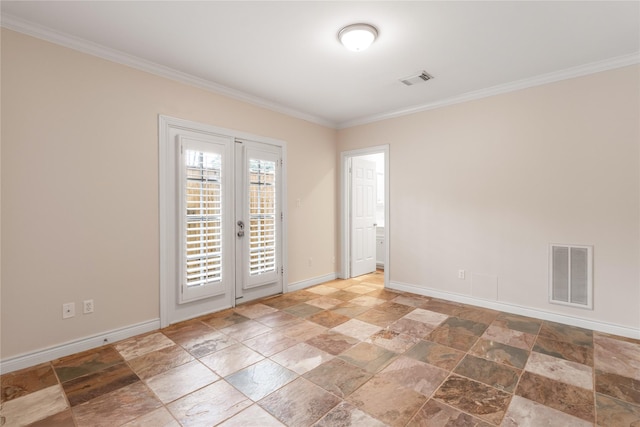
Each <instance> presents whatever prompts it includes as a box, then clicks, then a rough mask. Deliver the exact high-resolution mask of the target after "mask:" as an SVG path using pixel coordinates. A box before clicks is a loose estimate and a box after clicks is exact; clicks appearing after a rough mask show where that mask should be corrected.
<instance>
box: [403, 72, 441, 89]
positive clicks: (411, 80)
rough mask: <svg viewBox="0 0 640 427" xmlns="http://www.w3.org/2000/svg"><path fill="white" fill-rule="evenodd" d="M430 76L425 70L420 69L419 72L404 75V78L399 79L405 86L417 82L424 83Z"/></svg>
mask: <svg viewBox="0 0 640 427" xmlns="http://www.w3.org/2000/svg"><path fill="white" fill-rule="evenodd" d="M432 78H433V76H432V75H430V74H429V73H427V72H426V71H422V72H421V73H420V74H417V75H415V76H409V77H405V78H404V79H400V81H401V82H402V83H404V84H406V85H407V86H413V85H415V84H418V83H424V82H426V81H428V80H431V79H432Z"/></svg>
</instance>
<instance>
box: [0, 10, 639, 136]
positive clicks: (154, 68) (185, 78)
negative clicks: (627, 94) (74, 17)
mask: <svg viewBox="0 0 640 427" xmlns="http://www.w3.org/2000/svg"><path fill="white" fill-rule="evenodd" d="M0 25H1V26H2V27H4V28H7V29H9V30H13V31H17V32H19V33H23V34H26V35H29V36H32V37H36V38H39V39H42V40H45V41H48V42H51V43H55V44H58V45H60V46H64V47H67V48H70V49H74V50H77V51H80V52H83V53H86V54H89V55H93V56H96V57H99V58H102V59H106V60H108V61H111V62H116V63H119V64H123V65H126V66H129V67H132V68H135V69H138V70H141V71H144V72H148V73H151V74H155V75H157V76H160V77H164V78H167V79H170V80H174V81H177V82H180V83H184V84H188V85H190V86H194V87H198V88H200V89H204V90H207V91H209V92H213V93H216V94H219V95H224V96H227V97H229V98H231V99H235V100H238V101H242V102H246V103H248V104H252V105H255V106H257V107H261V108H265V109H267V110H271V111H274V112H277V113H281V114H285V115H288V116H291V117H295V118H298V119H302V120H306V121H308V122H311V123H315V124H318V125H321V126H326V127H329V128H332V129H346V128H350V127H353V126H360V125H364V124H369V123H374V122H379V121H382V120H388V119H393V118H397V117H402V116H407V115H410V114H415V113H419V112H422V111H428V110H434V109H436V108H441V107H446V106H449V105H455V104H460V103H463V102H467V101H474V100H477V99H482V98H487V97H490V96H495V95H500V94H504V93H509V92H514V91H517V90H521V89H527V88H530V87H535V86H540V85H544V84H548V83H554V82H558V81H561V80H566V79H571V78H575V77H581V76H586V75H589V74H594V73H599V72H602V71H607V70H613V69H616V68H622V67H626V66H629V65H635V64H638V63H640V52H635V53H632V54H629V55H623V56H618V57H614V58H610V59H606V60H603V61H598V62H593V63H589V64H584V65H579V66H577V67H572V68H567V69H564V70H560V71H554V72H551V73H547V74H542V75H539V76H535V77H532V78H527V79H522V80H517V81H515V82H510V83H506V84H502V85H497V86H492V87H489V88H486V89H480V90H476V91H472V92H467V93H463V94H461V95H458V96H454V97H451V98H447V99H443V100H439V101H436V102H430V103H426V104H418V105H414V106H412V107H408V108H403V109H399V110H394V111H389V112H386V113H382V114H375V115H371V116H365V117H361V118H358V119H355V120H349V121H346V122H341V123H335V122H332V121H330V120H327V119H324V118H322V117H318V116H314V115H312V114H308V113H304V112H301V111H298V110H296V109H293V108H289V107H286V106H284V105H281V104H277V103H275V102H272V101H269V100H266V99H263V98H260V97H256V96H253V95H250V94H247V93H244V92H241V91H238V90H235V89H231V88H229V87H227V86H224V85H221V84H218V83H215V82H212V81H210V80H206V79H203V78H200V77H196V76H193V75H191V74H188V73H184V72H182V71H178V70H174V69H173V68H169V67H165V66H163V65H160V64H157V63H155V62H151V61H147V60H144V59H142V58H139V57H137V56H134V55H129V54H127V53H124V52H121V51H119V50H115V49H111V48H108V47H106V46H103V45H100V44H97V43H93V42H90V41H88V40H85V39H82V38H79V37H75V36H71V35H69V34H66V33H63V32H59V31H55V30H52V29H50V28H47V27H44V26H41V25H38V24H34V23H32V22H29V21H26V20H23V19H20V18H17V17H15V16H12V15H8V14H3V15H2V21H1V23H0Z"/></svg>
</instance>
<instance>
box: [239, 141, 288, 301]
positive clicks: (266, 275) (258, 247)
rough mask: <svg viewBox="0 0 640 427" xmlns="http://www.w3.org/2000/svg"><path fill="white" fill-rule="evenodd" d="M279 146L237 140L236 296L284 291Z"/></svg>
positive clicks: (247, 298) (243, 297) (244, 298)
mask: <svg viewBox="0 0 640 427" xmlns="http://www.w3.org/2000/svg"><path fill="white" fill-rule="evenodd" d="M281 155H282V153H281V148H280V147H277V146H274V145H269V144H265V143H259V142H255V141H236V165H237V170H238V186H237V188H236V259H237V261H236V301H237V302H238V303H241V302H246V301H250V300H253V299H256V298H262V297H265V296H268V295H274V294H277V293H280V292H282V291H283V287H282V284H283V280H282V271H281V266H282V259H281V258H282V255H281V254H282V248H281V243H282V196H281V195H282V191H281V188H282V182H281V176H282V174H281V160H280V159H281Z"/></svg>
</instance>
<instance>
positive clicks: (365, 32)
mask: <svg viewBox="0 0 640 427" xmlns="http://www.w3.org/2000/svg"><path fill="white" fill-rule="evenodd" d="M376 37H378V30H376V27H374V26H373V25H369V24H352V25H347V26H346V27H344V28H343V29H341V30H340V32H338V39H339V40H340V43H342V44H343V45H344V46H345V47H346V48H347V49H349V50H353V51H355V52H360V51H362V50H365V49H366V48H368V47H369V46H370V45H371V43H373V41H374V40H375V39H376Z"/></svg>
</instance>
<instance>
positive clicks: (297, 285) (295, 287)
mask: <svg viewBox="0 0 640 427" xmlns="http://www.w3.org/2000/svg"><path fill="white" fill-rule="evenodd" d="M337 277H338V273H335V272H334V273H329V274H325V275H324V276H318V277H312V278H311V279H306V280H301V281H299V282H293V283H289V285H288V286H287V292H293V291H299V290H300V289H304V288H308V287H309V286H315V285H319V284H320V283H324V282H329V281H331V280H336V278H337Z"/></svg>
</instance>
